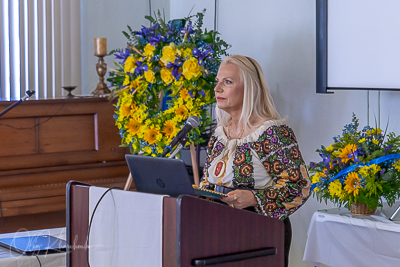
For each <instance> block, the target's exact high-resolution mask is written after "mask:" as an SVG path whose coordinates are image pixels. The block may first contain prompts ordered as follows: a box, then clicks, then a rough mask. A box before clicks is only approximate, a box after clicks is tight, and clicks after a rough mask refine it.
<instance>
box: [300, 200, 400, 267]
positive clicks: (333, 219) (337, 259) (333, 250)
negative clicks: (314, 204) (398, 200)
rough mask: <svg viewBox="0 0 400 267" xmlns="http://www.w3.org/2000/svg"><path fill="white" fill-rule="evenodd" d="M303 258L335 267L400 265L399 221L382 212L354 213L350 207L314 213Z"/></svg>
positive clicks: (310, 261)
mask: <svg viewBox="0 0 400 267" xmlns="http://www.w3.org/2000/svg"><path fill="white" fill-rule="evenodd" d="M307 235H308V238H307V243H306V248H305V252H304V257H303V260H304V261H306V262H309V263H310V264H313V265H314V266H320V264H321V263H322V264H325V265H328V266H332V267H364V266H367V267H394V266H400V224H399V222H391V221H389V220H388V219H386V217H385V216H384V215H383V214H382V213H381V212H377V213H375V215H371V216H352V215H351V214H350V212H349V211H348V210H347V209H344V208H343V209H340V210H339V209H331V210H327V211H317V212H315V213H314V215H313V217H312V219H311V223H310V226H309V228H308V233H307Z"/></svg>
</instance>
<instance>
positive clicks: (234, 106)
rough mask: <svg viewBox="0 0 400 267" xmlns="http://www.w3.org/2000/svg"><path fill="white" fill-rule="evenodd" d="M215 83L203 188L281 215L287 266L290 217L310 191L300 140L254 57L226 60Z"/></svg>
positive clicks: (232, 201) (245, 205)
mask: <svg viewBox="0 0 400 267" xmlns="http://www.w3.org/2000/svg"><path fill="white" fill-rule="evenodd" d="M216 82H217V85H216V86H215V89H214V91H215V96H216V99H217V107H216V115H217V121H218V126H217V128H216V130H215V132H214V134H213V136H212V137H211V139H210V142H209V144H208V150H207V154H208V157H207V161H206V164H205V167H204V176H203V179H202V182H201V184H200V186H201V187H203V188H208V189H211V190H215V191H218V192H222V193H227V195H228V197H225V198H222V199H221V200H222V201H223V202H225V203H227V204H229V205H230V206H231V207H234V208H238V209H248V210H253V211H256V212H257V213H259V214H262V215H265V216H270V217H274V218H278V219H282V220H283V221H284V224H285V266H288V256H289V249H290V243H291V238H292V237H291V235H292V231H291V225H290V221H289V218H288V216H289V215H290V214H292V213H293V212H295V211H296V210H297V209H298V208H299V207H300V206H301V205H303V204H304V202H305V201H306V200H307V198H308V195H309V191H310V180H309V178H308V174H307V170H306V167H305V164H304V160H303V158H302V156H301V153H300V151H299V148H298V145H297V140H296V138H295V136H294V133H293V130H292V129H290V128H289V127H288V126H287V125H285V124H284V122H283V120H281V118H280V115H279V114H278V112H277V111H276V109H275V106H274V103H273V100H272V97H271V94H270V92H269V90H268V87H267V84H266V82H265V80H264V76H263V73H262V70H261V67H260V65H259V64H258V63H257V62H256V61H255V60H254V59H252V58H249V57H244V56H240V55H232V56H229V57H227V58H225V59H224V60H223V62H222V63H221V66H220V68H219V70H218V74H217V77H216Z"/></svg>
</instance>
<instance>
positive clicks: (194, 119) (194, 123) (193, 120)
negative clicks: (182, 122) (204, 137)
mask: <svg viewBox="0 0 400 267" xmlns="http://www.w3.org/2000/svg"><path fill="white" fill-rule="evenodd" d="M187 123H189V124H190V125H191V126H192V127H193V128H196V127H197V126H199V125H200V119H199V118H198V117H196V116H191V117H189V119H188V120H187Z"/></svg>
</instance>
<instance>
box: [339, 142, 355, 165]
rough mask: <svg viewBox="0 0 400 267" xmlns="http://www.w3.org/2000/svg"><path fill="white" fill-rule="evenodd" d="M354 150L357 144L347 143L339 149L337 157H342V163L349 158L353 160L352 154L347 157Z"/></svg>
mask: <svg viewBox="0 0 400 267" xmlns="http://www.w3.org/2000/svg"><path fill="white" fill-rule="evenodd" d="M356 150H357V146H356V145H355V144H348V145H346V146H345V147H344V148H342V149H341V150H340V154H339V158H341V159H342V162H343V163H347V162H348V161H349V160H354V156H353V157H351V158H349V155H350V154H351V153H354V152H355V151H356Z"/></svg>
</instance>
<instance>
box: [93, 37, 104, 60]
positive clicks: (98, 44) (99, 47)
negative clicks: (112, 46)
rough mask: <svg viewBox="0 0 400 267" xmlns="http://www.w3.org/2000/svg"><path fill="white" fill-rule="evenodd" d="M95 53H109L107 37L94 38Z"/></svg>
mask: <svg viewBox="0 0 400 267" xmlns="http://www.w3.org/2000/svg"><path fill="white" fill-rule="evenodd" d="M94 55H95V56H106V55H107V38H94Z"/></svg>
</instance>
